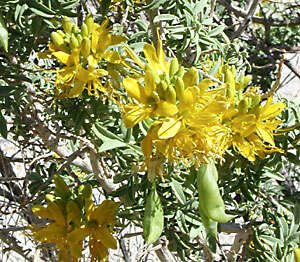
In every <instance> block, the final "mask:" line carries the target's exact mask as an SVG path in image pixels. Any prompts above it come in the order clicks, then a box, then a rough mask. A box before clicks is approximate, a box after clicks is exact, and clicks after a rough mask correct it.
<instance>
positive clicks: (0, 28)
mask: <svg viewBox="0 0 300 262" xmlns="http://www.w3.org/2000/svg"><path fill="white" fill-rule="evenodd" d="M0 45H1V46H2V47H3V48H4V50H5V52H7V51H8V31H7V29H6V26H5V23H4V20H3V18H2V14H0Z"/></svg>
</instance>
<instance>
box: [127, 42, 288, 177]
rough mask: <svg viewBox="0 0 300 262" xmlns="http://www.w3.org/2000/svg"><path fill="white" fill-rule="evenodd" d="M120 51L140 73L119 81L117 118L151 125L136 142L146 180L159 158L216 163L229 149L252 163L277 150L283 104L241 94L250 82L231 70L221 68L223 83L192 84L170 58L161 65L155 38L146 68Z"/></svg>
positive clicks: (254, 93) (190, 73) (192, 75)
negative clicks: (124, 98)
mask: <svg viewBox="0 0 300 262" xmlns="http://www.w3.org/2000/svg"><path fill="white" fill-rule="evenodd" d="M126 50H127V52H128V54H129V55H130V57H131V58H132V59H133V60H134V61H135V62H136V63H137V64H138V65H139V66H140V67H141V68H142V69H143V71H144V74H143V75H142V76H141V75H137V74H135V75H133V76H132V77H128V78H125V79H124V81H123V84H124V87H125V89H126V91H127V93H128V95H129V97H130V98H129V103H127V104H124V105H123V111H124V117H123V118H124V123H125V125H126V127H127V128H131V127H133V126H134V125H136V124H137V123H138V122H140V121H142V120H146V119H148V118H151V119H152V120H153V122H152V124H151V127H150V128H149V130H148V133H147V136H146V137H145V139H144V140H143V141H142V150H143V153H144V155H145V158H146V164H147V166H148V175H149V173H150V175H149V176H150V179H152V178H153V175H154V174H157V173H159V172H160V171H161V163H162V159H164V158H167V159H169V160H170V161H173V160H186V162H188V161H192V162H193V163H195V164H200V163H201V162H207V161H208V159H209V158H214V159H215V158H219V159H221V158H222V155H223V154H224V152H225V151H226V150H227V149H228V148H230V147H231V146H233V148H234V150H235V151H237V152H239V153H241V154H242V155H243V156H244V157H246V158H248V159H249V160H250V161H254V160H255V156H256V155H258V156H260V157H264V154H265V153H270V152H274V151H279V150H280V149H278V148H277V147H276V146H275V144H274V140H273V134H272V131H273V130H276V128H277V126H278V125H279V123H280V121H278V120H275V118H276V116H277V115H278V114H279V113H280V112H281V111H282V110H283V108H284V107H285V105H284V104H283V103H276V104H272V98H271V97H270V98H269V99H268V101H267V103H266V104H265V105H263V106H262V105H261V104H260V102H261V97H260V95H259V92H258V88H255V87H248V88H247V89H245V88H246V87H247V85H248V83H249V82H250V80H251V77H249V76H241V77H239V78H238V77H237V75H236V72H235V69H234V67H231V68H230V67H229V66H228V65H224V66H222V67H221V68H220V70H219V71H220V73H219V74H218V76H219V77H220V78H221V80H222V81H224V84H219V83H217V82H214V81H212V80H210V79H204V80H202V81H200V82H199V83H198V84H197V82H198V73H197V70H196V69H195V68H190V69H188V70H186V69H185V68H184V67H182V66H181V67H180V66H179V65H178V61H177V59H176V58H173V59H172V61H170V62H166V60H165V55H164V52H163V49H162V43H161V40H160V39H159V40H158V46H157V49H155V47H154V45H153V44H152V45H150V44H145V46H144V55H145V58H146V60H147V62H146V63H143V62H142V61H141V60H140V59H139V58H138V56H137V55H136V54H135V53H134V52H133V51H132V50H131V49H130V48H129V47H126ZM152 173H153V175H152Z"/></svg>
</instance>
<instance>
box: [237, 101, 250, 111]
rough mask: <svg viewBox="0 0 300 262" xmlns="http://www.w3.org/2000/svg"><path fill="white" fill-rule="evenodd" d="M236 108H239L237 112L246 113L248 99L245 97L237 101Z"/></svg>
mask: <svg viewBox="0 0 300 262" xmlns="http://www.w3.org/2000/svg"><path fill="white" fill-rule="evenodd" d="M238 109H239V113H241V114H247V112H248V101H247V100H246V99H243V100H241V101H240V102H239V105H238Z"/></svg>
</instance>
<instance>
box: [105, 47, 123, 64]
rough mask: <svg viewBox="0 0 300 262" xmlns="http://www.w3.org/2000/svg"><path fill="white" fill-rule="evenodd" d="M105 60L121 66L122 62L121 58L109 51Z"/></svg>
mask: <svg viewBox="0 0 300 262" xmlns="http://www.w3.org/2000/svg"><path fill="white" fill-rule="evenodd" d="M103 59H105V60H106V61H107V62H109V63H113V64H119V63H121V62H122V58H121V56H120V55H119V54H118V53H117V52H115V51H112V50H110V51H107V52H105V53H104V55H103Z"/></svg>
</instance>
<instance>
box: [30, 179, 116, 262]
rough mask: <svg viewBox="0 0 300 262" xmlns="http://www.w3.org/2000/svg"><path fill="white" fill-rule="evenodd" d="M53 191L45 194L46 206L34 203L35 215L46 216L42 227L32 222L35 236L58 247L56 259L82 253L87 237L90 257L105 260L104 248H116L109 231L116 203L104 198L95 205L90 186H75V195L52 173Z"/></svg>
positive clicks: (70, 259)
mask: <svg viewBox="0 0 300 262" xmlns="http://www.w3.org/2000/svg"><path fill="white" fill-rule="evenodd" d="M54 181H55V186H56V187H55V193H54V195H52V194H47V195H46V200H47V202H48V205H47V207H44V206H42V205H35V206H33V208H32V211H33V213H34V214H35V215H37V216H40V217H42V218H47V219H49V220H50V222H49V223H48V224H46V225H45V226H42V227H37V226H33V227H31V228H30V229H31V231H32V233H33V236H34V238H35V239H36V240H38V241H40V242H42V243H44V244H55V245H56V246H57V248H58V249H59V261H78V259H79V258H80V257H82V250H83V248H82V244H83V241H84V240H85V239H86V237H89V249H90V254H91V260H90V261H99V260H100V261H107V257H108V248H113V249H116V248H117V242H116V240H115V239H114V238H113V236H112V234H111V232H112V228H113V226H114V221H115V213H116V210H117V208H118V206H119V204H118V203H115V202H113V201H110V200H104V201H103V202H102V204H100V205H99V206H95V205H94V203H93V201H92V188H91V186H88V185H82V186H81V187H79V190H78V196H77V198H76V197H74V195H73V194H72V192H71V191H70V188H69V187H68V186H67V185H66V183H65V182H64V180H63V179H62V178H61V177H60V176H57V175H56V176H55V178H54Z"/></svg>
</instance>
